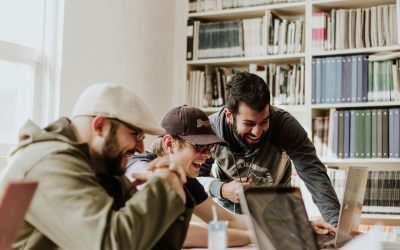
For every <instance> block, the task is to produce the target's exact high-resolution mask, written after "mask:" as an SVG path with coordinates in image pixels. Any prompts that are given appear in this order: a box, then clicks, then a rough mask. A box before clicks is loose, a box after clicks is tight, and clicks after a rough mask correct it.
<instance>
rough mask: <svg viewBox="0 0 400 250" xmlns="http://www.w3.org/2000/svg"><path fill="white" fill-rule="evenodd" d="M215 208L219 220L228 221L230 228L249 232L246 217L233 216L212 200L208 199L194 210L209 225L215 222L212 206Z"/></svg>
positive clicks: (240, 215)
mask: <svg viewBox="0 0 400 250" xmlns="http://www.w3.org/2000/svg"><path fill="white" fill-rule="evenodd" d="M213 205H214V206H215V208H216V210H217V215H218V220H226V221H228V222H229V224H228V227H229V228H235V229H240V230H247V227H246V221H245V216H244V215H242V214H232V213H230V212H228V211H227V210H225V209H223V208H222V207H221V206H220V205H218V204H217V203H215V202H214V201H213V200H212V198H208V199H207V200H205V201H204V202H202V203H201V204H200V205H197V206H196V207H195V208H194V214H195V215H196V216H197V217H199V218H200V219H202V220H203V221H204V222H206V223H209V222H210V221H212V220H213V214H212V210H211V209H212V208H211V207H212V206H213Z"/></svg>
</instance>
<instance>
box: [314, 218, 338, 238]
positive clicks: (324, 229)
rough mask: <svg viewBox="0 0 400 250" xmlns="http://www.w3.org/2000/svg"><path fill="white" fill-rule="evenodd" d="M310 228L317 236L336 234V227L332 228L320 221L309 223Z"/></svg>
mask: <svg viewBox="0 0 400 250" xmlns="http://www.w3.org/2000/svg"><path fill="white" fill-rule="evenodd" d="M310 223H311V227H312V228H313V229H314V232H316V233H317V234H328V233H329V234H331V235H335V234H336V227H334V226H332V225H331V224H329V223H326V222H325V221H322V220H312V221H310Z"/></svg>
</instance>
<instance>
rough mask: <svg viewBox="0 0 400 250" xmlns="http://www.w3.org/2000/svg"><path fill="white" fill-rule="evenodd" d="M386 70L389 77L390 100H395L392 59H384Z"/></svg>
mask: <svg viewBox="0 0 400 250" xmlns="http://www.w3.org/2000/svg"><path fill="white" fill-rule="evenodd" d="M386 70H387V72H388V73H387V75H388V77H389V79H388V80H389V89H390V97H389V100H390V101H394V100H395V95H394V84H393V61H392V60H387V61H386Z"/></svg>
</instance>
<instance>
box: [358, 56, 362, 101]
mask: <svg viewBox="0 0 400 250" xmlns="http://www.w3.org/2000/svg"><path fill="white" fill-rule="evenodd" d="M362 67H363V61H362V56H361V55H358V56H357V102H362V84H363V82H362V80H363V75H362V73H363V72H362Z"/></svg>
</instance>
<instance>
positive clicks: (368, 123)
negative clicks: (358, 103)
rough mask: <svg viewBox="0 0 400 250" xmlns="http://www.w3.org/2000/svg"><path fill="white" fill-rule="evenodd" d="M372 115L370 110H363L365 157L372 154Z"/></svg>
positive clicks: (369, 156)
mask: <svg viewBox="0 0 400 250" xmlns="http://www.w3.org/2000/svg"><path fill="white" fill-rule="evenodd" d="M371 137H372V115H371V110H370V109H366V110H365V158H371V156H372V153H371V151H372V146H371V145H372V138H371Z"/></svg>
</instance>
